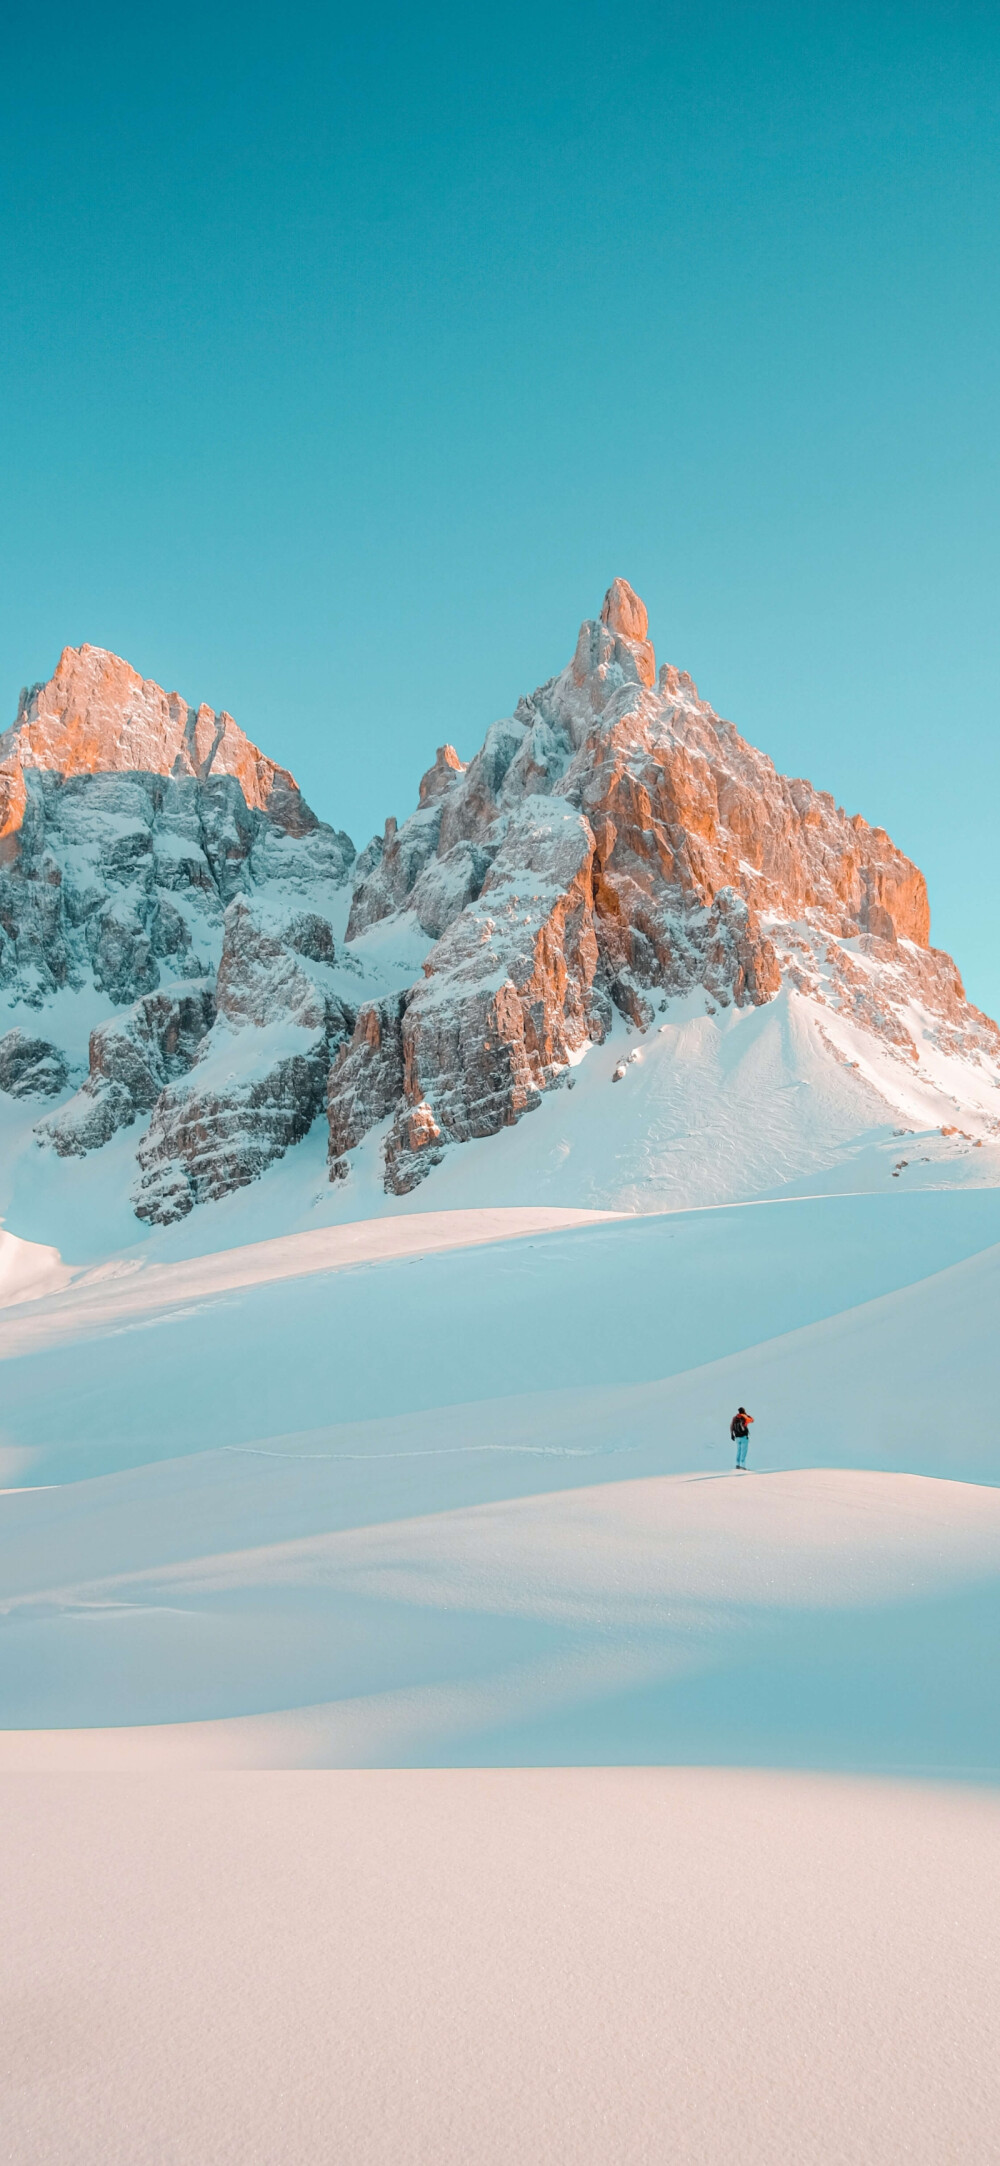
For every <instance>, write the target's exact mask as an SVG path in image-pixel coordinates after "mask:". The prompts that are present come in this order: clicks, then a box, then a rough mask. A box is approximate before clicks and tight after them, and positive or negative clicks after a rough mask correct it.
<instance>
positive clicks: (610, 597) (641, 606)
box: [601, 579, 649, 641]
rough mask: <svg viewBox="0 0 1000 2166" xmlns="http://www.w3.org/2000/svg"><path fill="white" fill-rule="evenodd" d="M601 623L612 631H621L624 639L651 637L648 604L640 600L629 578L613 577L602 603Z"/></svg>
mask: <svg viewBox="0 0 1000 2166" xmlns="http://www.w3.org/2000/svg"><path fill="white" fill-rule="evenodd" d="M601 623H602V624H606V625H607V626H608V628H609V630H610V631H612V632H619V633H620V634H621V637H622V638H623V639H635V640H639V641H641V640H644V639H647V638H648V637H649V618H648V616H647V614H646V604H645V602H642V601H640V599H639V596H638V595H637V593H636V591H635V588H634V587H630V586H629V583H628V580H627V579H613V580H612V581H611V585H610V586H609V588H608V591H607V593H606V595H605V597H604V600H603V602H602V603H601Z"/></svg>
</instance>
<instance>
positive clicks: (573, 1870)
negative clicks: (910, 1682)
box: [0, 1768, 1000, 2166]
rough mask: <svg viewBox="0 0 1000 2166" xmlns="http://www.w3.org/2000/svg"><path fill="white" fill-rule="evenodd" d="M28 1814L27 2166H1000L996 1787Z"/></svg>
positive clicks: (231, 1779)
mask: <svg viewBox="0 0 1000 2166" xmlns="http://www.w3.org/2000/svg"><path fill="white" fill-rule="evenodd" d="M2 1800H3V1811H4V1825H5V1841H4V1845H3V1851H2V1854H0V1879H2V1882H3V1898H2V1899H3V1908H4V1919H5V1926H4V1935H5V1973H6V1982H7V1995H8V2006H7V2017H6V2023H5V2032H6V2047H7V2054H8V2057H9V2067H10V2071H11V2076H12V2079H13V2080H12V2082H11V2083H10V2086H9V2088H8V2093H7V2099H6V2104H5V2140H6V2143H7V2144H8V2145H9V2147H10V2156H11V2157H12V2158H16V2159H17V2160H18V2162H19V2166H43V2162H44V2166H50V2162H51V2161H53V2160H56V2159H58V2160H59V2162H60V2166H192V2162H193V2161H198V2162H199V2166H248V2162H249V2161H252V2160H253V2161H256V2160H261V2161H263V2160H266V2161H267V2162H268V2166H314V2162H316V2161H317V2160H320V2159H331V2160H332V2159H336V2160H344V2161H348V2160H349V2161H350V2162H351V2166H390V2162H391V2166H471V2162H473V2161H474V2162H475V2166H523V2162H524V2161H526V2160H545V2161H546V2166H590V2162H593V2166H661V2162H662V2161H664V2160H676V2161H678V2162H680V2161H684V2162H685V2166H687V2162H691V2166H695V2162H697V2166H732V2162H733V2161H739V2166H788V2162H791V2161H794V2162H795V2166H899V2162H901V2161H902V2160H904V2159H905V2160H906V2161H907V2166H945V2162H948V2166H950V2162H952V2161H954V2162H955V2166H958V2161H960V2160H961V2161H963V2162H965V2161H969V2162H971V2161H973V2160H975V2161H977V2162H978V2161H984V2162H985V2161H986V2160H988V2159H991V2158H993V2157H994V2156H995V2139H996V2129H997V2125H998V2120H1000V2077H998V2071H1000V2051H998V2047H1000V2038H998V2035H997V1992H996V1987H997V1956H998V1949H1000V1876H998V1874H997V1872H996V1857H997V1847H998V1842H1000V1804H998V1802H997V1799H996V1797H995V1795H992V1794H984V1793H981V1792H980V1793H975V1792H971V1793H970V1792H962V1791H958V1790H952V1789H949V1788H947V1787H940V1786H937V1787H921V1786H919V1785H904V1784H896V1783H870V1782H858V1781H851V1782H846V1781H835V1780H831V1779H819V1778H816V1777H808V1776H793V1775H774V1774H747V1773H739V1772H736V1771H733V1770H726V1771H721V1772H718V1771H712V1770H701V1769H696V1770H695V1769H662V1768H657V1769H647V1770H636V1769H600V1770H597V1769H588V1770H573V1769H564V1770H551V1769H547V1770H539V1771H534V1770H510V1769H508V1770H490V1771H486V1772H482V1771H474V1772H467V1773H462V1772H459V1771H449V1772H442V1773H434V1772H398V1771H394V1772H384V1773H377V1772H366V1773H362V1774H318V1773H312V1774H301V1773H300V1774H284V1775H282V1774H268V1775H261V1774H242V1775H238V1776H231V1775H230V1776H227V1775H216V1776H204V1775H203V1776H196V1775H186V1774H174V1775H166V1774H160V1775H157V1776H156V1777H145V1778H144V1777H134V1778H131V1779H122V1778H120V1777H113V1776H111V1777H109V1776H104V1777H100V1776H86V1775H78V1776H76V1777H74V1778H72V1779H69V1780H67V1779H66V1778H61V1777H58V1776H19V1777H7V1778H5V1779H4V1780H3V1783H2Z"/></svg>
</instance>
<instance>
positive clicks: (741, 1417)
mask: <svg viewBox="0 0 1000 2166" xmlns="http://www.w3.org/2000/svg"><path fill="white" fill-rule="evenodd" d="M752 1420H753V1415H752V1414H748V1413H747V1410H746V1407H745V1406H741V1407H740V1408H739V1410H738V1411H737V1413H735V1414H734V1415H733V1418H732V1421H731V1422H730V1424H729V1434H730V1437H731V1439H732V1441H733V1443H734V1444H735V1446H736V1471H737V1473H741V1472H744V1473H745V1471H746V1463H747V1445H748V1444H749V1442H750V1424H751V1422H752Z"/></svg>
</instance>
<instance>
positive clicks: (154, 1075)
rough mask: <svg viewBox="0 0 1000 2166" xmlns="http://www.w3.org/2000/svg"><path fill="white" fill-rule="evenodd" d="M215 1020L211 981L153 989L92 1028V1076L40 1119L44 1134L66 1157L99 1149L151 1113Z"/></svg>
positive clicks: (189, 1063) (184, 1069) (193, 1056)
mask: <svg viewBox="0 0 1000 2166" xmlns="http://www.w3.org/2000/svg"><path fill="white" fill-rule="evenodd" d="M214 1019H215V994H214V992H213V991H212V988H211V986H210V985H208V984H206V983H204V982H198V981H195V982H194V983H193V984H190V985H175V986H173V987H172V988H171V989H170V991H169V992H168V991H166V990H163V991H161V992H158V993H147V994H146V996H145V998H144V999H143V1000H137V1001H136V1002H135V1004H134V1006H133V1007H131V1008H128V1009H126V1011H125V1013H124V1014H123V1015H118V1016H115V1017H114V1018H113V1019H112V1021H111V1022H109V1023H105V1024H104V1025H103V1027H102V1028H101V1029H100V1030H95V1031H92V1032H91V1036H90V1073H89V1075H88V1077H87V1080H86V1082H85V1083H84V1084H83V1085H82V1086H81V1088H80V1089H79V1090H78V1091H77V1092H76V1095H75V1096H74V1097H73V1098H71V1099H70V1100H69V1102H68V1104H67V1105H64V1106H61V1107H60V1109H59V1112H58V1113H51V1114H49V1116H48V1118H47V1119H46V1120H44V1121H40V1122H39V1124H38V1128H37V1130H36V1133H37V1134H38V1135H39V1137H41V1138H43V1139H47V1140H48V1141H49V1142H51V1143H52V1144H53V1146H54V1148H55V1149H56V1150H57V1151H58V1152H59V1154H60V1157H62V1158H70V1157H81V1158H82V1156H83V1154H84V1152H86V1151H96V1150H99V1149H100V1147H101V1145H102V1143H107V1142H108V1141H109V1139H110V1137H111V1136H113V1135H114V1133H115V1130H116V1129H118V1128H126V1127H130V1126H131V1124H132V1122H133V1121H134V1120H135V1119H136V1117H137V1115H138V1114H140V1113H149V1112H150V1111H151V1110H152V1108H153V1106H155V1104H156V1101H157V1099H158V1098H159V1096H160V1093H161V1091H163V1090H164V1089H165V1088H166V1085H167V1083H168V1082H170V1080H171V1079H172V1078H173V1077H174V1076H178V1075H183V1074H185V1073H186V1072H187V1070H188V1069H189V1068H190V1067H191V1066H192V1064H193V1062H194V1061H195V1060H196V1059H197V1056H198V1050H199V1047H200V1045H201V1042H202V1039H203V1038H204V1036H205V1034H206V1032H207V1031H208V1030H210V1029H211V1026H212V1023H213V1021H214Z"/></svg>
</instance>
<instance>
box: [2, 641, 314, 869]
mask: <svg viewBox="0 0 1000 2166" xmlns="http://www.w3.org/2000/svg"><path fill="white" fill-rule="evenodd" d="M26 769H45V770H48V771H49V772H50V773H54V774H58V775H61V776H63V777H64V778H69V777H73V776H77V775H96V774H120V773H123V772H132V773H138V774H157V775H170V776H172V777H175V778H179V777H181V776H191V777H194V778H195V779H196V780H198V781H200V782H204V781H207V779H208V777H209V776H210V775H213V776H215V775H230V776H232V777H233V779H234V780H235V781H237V782H238V783H239V786H240V789H241V791H242V793H243V797H244V800H245V802H246V804H247V805H248V806H250V807H251V808H253V809H256V810H258V811H261V812H266V813H267V814H268V816H269V817H270V818H271V819H274V820H276V821H277V822H278V824H279V825H280V826H281V827H283V828H284V829H286V831H288V832H291V833H303V832H305V831H306V829H308V828H309V827H312V826H315V824H316V821H315V815H314V814H313V813H312V812H311V811H310V810H309V807H308V805H306V803H305V801H304V799H303V798H302V796H301V794H300V791H299V789H298V786H297V784H296V782H295V781H294V779H293V777H292V776H291V775H290V774H289V773H288V772H287V770H286V769H285V768H283V767H279V766H277V765H276V763H275V762H274V761H273V760H269V759H267V758H266V757H265V755H264V754H263V753H262V752H260V751H259V750H258V748H257V746H256V745H255V744H252V743H251V741H250V739H249V738H248V737H247V736H246V735H245V734H244V732H243V730H241V729H240V727H239V725H238V723H236V722H234V720H233V717H232V715H231V714H228V713H227V712H226V710H225V709H222V710H221V711H220V712H219V713H218V714H216V713H215V712H214V710H213V709H212V708H211V707H208V706H206V705H205V704H204V703H203V704H202V705H200V706H198V707H192V706H189V704H188V702H187V701H186V700H184V699H182V698H181V696H180V694H179V693H178V692H164V691H163V689H162V688H161V686H160V685H158V684H155V683H154V682H153V681H152V679H151V678H148V677H140V675H139V673H138V671H137V670H135V669H133V668H132V666H131V664H130V663H128V662H125V661H123V660H122V658H121V656H120V655H117V654H111V653H110V652H109V651H108V650H107V648H105V647H93V646H90V645H88V644H85V645H84V646H82V647H64V648H63V651H62V654H61V655H60V657H59V661H58V664H57V666H56V669H55V671H54V673H53V675H52V676H51V677H50V678H49V680H48V683H47V684H36V685H31V686H30V687H28V688H27V689H26V690H25V691H23V692H22V693H21V697H20V701H19V703H18V712H17V720H16V721H15V723H14V725H13V728H11V729H9V730H6V731H5V732H4V733H3V735H2V736H0V791H2V797H3V802H2V803H0V832H2V833H6V834H10V833H13V832H15V831H16V829H17V827H18V826H19V825H20V821H21V818H23V814H24V809H25V794H24V785H23V779H22V778H23V774H24V771H25V770H26Z"/></svg>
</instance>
